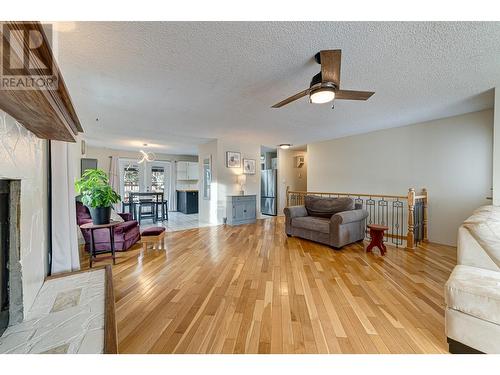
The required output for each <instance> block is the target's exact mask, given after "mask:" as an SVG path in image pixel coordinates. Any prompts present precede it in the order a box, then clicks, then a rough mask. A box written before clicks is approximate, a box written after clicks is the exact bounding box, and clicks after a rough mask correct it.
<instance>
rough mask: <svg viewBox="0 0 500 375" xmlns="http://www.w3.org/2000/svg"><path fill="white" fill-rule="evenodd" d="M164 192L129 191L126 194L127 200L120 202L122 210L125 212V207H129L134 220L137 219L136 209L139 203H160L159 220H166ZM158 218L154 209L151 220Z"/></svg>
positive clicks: (166, 203)
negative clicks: (127, 194)
mask: <svg viewBox="0 0 500 375" xmlns="http://www.w3.org/2000/svg"><path fill="white" fill-rule="evenodd" d="M164 198H165V194H164V192H163V191H145V192H130V193H129V196H128V201H124V202H122V210H123V211H124V212H125V208H126V207H128V208H129V212H130V213H131V214H132V217H133V218H134V220H137V219H138V213H137V209H138V208H139V206H140V204H141V203H145V202H147V203H148V204H150V203H151V202H153V203H155V205H156V207H158V205H161V208H162V209H161V217H160V218H159V219H160V220H161V221H164V220H168V214H167V205H168V201H166V200H165V199H164ZM157 219H158V214H157V209H156V210H155V211H154V217H153V221H155V222H156V220H157Z"/></svg>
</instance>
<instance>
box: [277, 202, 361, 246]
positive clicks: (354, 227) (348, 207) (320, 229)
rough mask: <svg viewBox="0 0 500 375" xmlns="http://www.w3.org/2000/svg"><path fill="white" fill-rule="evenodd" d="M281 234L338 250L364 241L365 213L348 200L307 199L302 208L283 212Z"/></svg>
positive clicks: (286, 209)
mask: <svg viewBox="0 0 500 375" xmlns="http://www.w3.org/2000/svg"><path fill="white" fill-rule="evenodd" d="M284 213H285V218H286V222H285V230H286V234H287V235H288V236H297V237H301V238H305V239H308V240H311V241H315V242H321V243H323V244H326V245H329V246H332V247H335V248H340V247H342V246H344V245H347V244H350V243H353V242H356V241H361V240H362V239H363V238H364V237H365V229H366V218H367V217H368V211H366V210H364V209H362V208H361V205H357V204H355V203H354V199H352V198H325V197H318V196H314V195H308V196H306V197H305V198H304V205H303V206H291V207H286V208H285V211H284Z"/></svg>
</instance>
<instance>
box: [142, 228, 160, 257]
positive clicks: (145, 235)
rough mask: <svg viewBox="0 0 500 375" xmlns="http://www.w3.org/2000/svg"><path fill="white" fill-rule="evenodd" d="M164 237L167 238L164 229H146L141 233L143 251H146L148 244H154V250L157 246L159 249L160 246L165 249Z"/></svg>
mask: <svg viewBox="0 0 500 375" xmlns="http://www.w3.org/2000/svg"><path fill="white" fill-rule="evenodd" d="M163 237H165V228H164V227H151V228H146V229H144V230H143V231H142V233H141V242H142V249H143V250H144V251H146V250H147V248H148V244H152V245H153V249H154V248H155V245H156V246H157V249H158V245H160V248H161V249H164V247H163Z"/></svg>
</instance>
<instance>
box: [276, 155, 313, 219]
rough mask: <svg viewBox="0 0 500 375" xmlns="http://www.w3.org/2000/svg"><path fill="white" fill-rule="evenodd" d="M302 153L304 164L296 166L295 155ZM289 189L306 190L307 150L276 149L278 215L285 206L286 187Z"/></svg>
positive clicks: (281, 213)
mask: <svg viewBox="0 0 500 375" xmlns="http://www.w3.org/2000/svg"><path fill="white" fill-rule="evenodd" d="M298 155H303V156H304V157H305V158H304V159H305V162H304V165H303V166H302V167H301V168H297V165H296V160H295V157H296V156H298ZM287 186H289V187H290V190H296V191H306V190H307V152H306V151H296V150H290V149H288V150H282V149H278V215H283V209H284V208H285V207H286V188H287Z"/></svg>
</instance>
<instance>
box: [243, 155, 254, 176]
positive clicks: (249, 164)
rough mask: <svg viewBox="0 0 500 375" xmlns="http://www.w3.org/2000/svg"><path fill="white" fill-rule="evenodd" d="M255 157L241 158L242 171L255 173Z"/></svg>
mask: <svg viewBox="0 0 500 375" xmlns="http://www.w3.org/2000/svg"><path fill="white" fill-rule="evenodd" d="M255 163H256V162H255V159H243V173H244V174H255V165H256V164H255Z"/></svg>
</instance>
